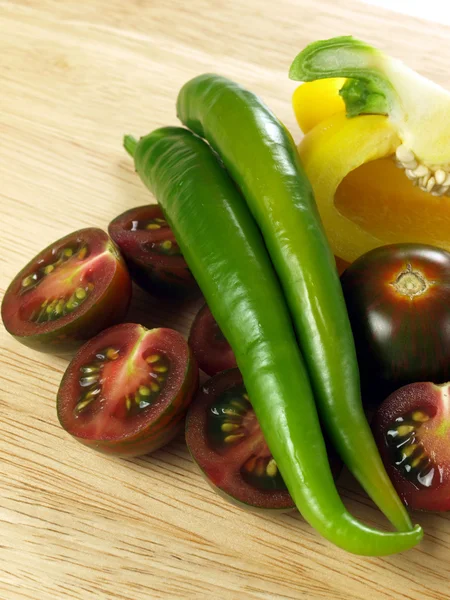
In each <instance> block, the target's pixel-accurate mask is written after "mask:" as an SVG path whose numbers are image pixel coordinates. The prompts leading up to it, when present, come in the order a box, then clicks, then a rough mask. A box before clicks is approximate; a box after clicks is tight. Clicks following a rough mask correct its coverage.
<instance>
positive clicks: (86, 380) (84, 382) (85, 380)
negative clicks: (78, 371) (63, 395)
mask: <svg viewBox="0 0 450 600" xmlns="http://www.w3.org/2000/svg"><path fill="white" fill-rule="evenodd" d="M98 380H99V375H88V376H87V377H81V378H80V385H81V387H87V386H88V385H92V384H93V383H97V381H98Z"/></svg>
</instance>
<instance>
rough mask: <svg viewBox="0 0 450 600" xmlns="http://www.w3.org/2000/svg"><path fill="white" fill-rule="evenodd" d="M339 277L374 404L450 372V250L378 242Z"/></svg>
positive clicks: (443, 378) (366, 395)
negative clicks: (383, 244) (406, 387)
mask: <svg viewBox="0 0 450 600" xmlns="http://www.w3.org/2000/svg"><path fill="white" fill-rule="evenodd" d="M341 283H342V287H343V291H344V296H345V300H346V304H347V309H348V313H349V317H350V322H351V325H352V330H353V335H354V338H355V345H356V351H357V355H358V362H359V367H360V373H361V383H362V389H363V397H364V399H365V401H366V402H367V403H368V404H379V403H380V402H381V401H382V400H384V398H386V396H387V395H388V394H389V393H391V392H392V391H394V390H395V389H397V388H399V387H401V386H403V385H406V384H408V383H413V382H416V381H434V382H436V383H441V382H444V381H446V380H447V379H448V376H449V372H450V351H449V349H450V313H449V311H448V306H449V305H450V253H449V252H447V251H445V250H441V249H439V248H435V247H433V246H427V245H422V244H393V245H389V246H383V247H380V248H376V249H375V250H372V251H370V252H368V253H367V254H365V255H363V256H361V257H360V258H359V259H357V260H356V261H355V262H354V263H352V264H351V265H350V266H349V267H348V268H347V269H346V270H345V272H344V273H343V275H342V276H341ZM408 286H409V288H408Z"/></svg>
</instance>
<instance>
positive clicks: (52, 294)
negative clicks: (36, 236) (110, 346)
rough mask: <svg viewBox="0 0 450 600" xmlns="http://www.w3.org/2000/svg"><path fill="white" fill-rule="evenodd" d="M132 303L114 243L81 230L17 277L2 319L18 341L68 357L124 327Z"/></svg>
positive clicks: (90, 230)
mask: <svg viewBox="0 0 450 600" xmlns="http://www.w3.org/2000/svg"><path fill="white" fill-rule="evenodd" d="M130 298H131V280H130V276H129V274H128V270H127V268H126V266H125V263H124V262H123V259H122V257H121V256H120V253H119V251H118V249H117V247H116V246H115V244H114V243H113V242H112V240H111V239H110V237H109V236H108V235H107V234H106V233H105V232H104V231H102V230H101V229H95V228H88V229H81V230H80V231H75V232H74V233H71V234H70V235H67V236H66V237H63V238H62V239H60V240H58V241H56V242H55V243H53V244H51V246H49V247H48V248H46V249H45V250H42V252H40V253H39V254H38V255H37V256H35V258H33V260H31V261H30V262H29V263H28V264H27V265H26V266H25V267H24V268H23V269H22V270H21V271H20V273H18V274H17V275H16V277H15V278H14V279H13V281H12V283H11V284H10V286H9V287H8V289H7V290H6V294H5V296H4V298H3V302H2V319H3V323H4V325H5V328H6V329H7V330H8V331H9V333H10V334H11V335H13V336H14V337H15V338H16V339H17V340H18V341H19V342H22V343H23V344H25V345H27V346H30V347H31V348H35V349H37V350H42V351H44V352H52V351H53V352H65V351H71V350H73V349H74V348H76V347H77V346H79V345H80V344H81V343H82V342H84V341H86V340H87V339H89V338H90V337H92V336H94V335H96V334H97V333H98V332H99V331H101V330H102V329H104V328H105V327H109V326H110V325H114V324H115V323H118V322H120V321H121V320H122V319H123V318H124V317H125V314H126V312H127V309H128V305H129V302H130Z"/></svg>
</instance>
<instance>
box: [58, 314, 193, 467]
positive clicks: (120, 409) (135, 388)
mask: <svg viewBox="0 0 450 600" xmlns="http://www.w3.org/2000/svg"><path fill="white" fill-rule="evenodd" d="M197 388H198V367H197V363H196V361H195V358H194V356H193V355H192V352H191V350H190V348H189V346H188V344H187V342H186V341H185V339H184V338H183V336H182V335H181V334H180V333H178V332H177V331H175V330H173V329H164V328H159V329H146V328H145V327H143V326H142V325H137V324H135V323H124V324H122V325H116V326H115V327H110V328H109V329H106V330H105V331H102V332H101V333H100V334H99V335H97V336H96V337H95V338H93V339H92V340H89V342H87V343H86V344H85V345H84V346H83V347H82V348H80V350H79V351H78V353H77V354H76V355H75V356H74V358H73V359H72V361H71V362H70V364H69V366H68V367H67V370H66V372H65V374H64V377H63V379H62V381H61V385H60V388H59V391H58V400H57V411H58V418H59V421H60V423H61V425H62V426H63V428H64V429H65V430H66V431H67V432H68V433H70V434H71V435H72V436H73V437H75V438H76V439H77V440H78V441H79V442H81V443H83V444H86V445H87V446H91V447H92V448H94V449H95V450H99V451H100V452H105V453H108V454H115V455H116V456H139V455H141V454H147V453H149V452H152V451H153V450H156V449H157V448H160V447H161V446H164V444H167V442H169V441H170V440H171V439H172V438H173V437H175V436H176V435H177V433H178V432H179V431H180V430H181V429H182V426H183V419H184V416H185V413H186V410H187V408H188V405H189V403H190V402H191V400H192V397H193V395H194V393H195V392H196V390H197Z"/></svg>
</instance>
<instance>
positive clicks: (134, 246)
mask: <svg viewBox="0 0 450 600" xmlns="http://www.w3.org/2000/svg"><path fill="white" fill-rule="evenodd" d="M108 232H109V235H110V236H111V237H112V239H113V240H114V241H115V243H116V244H117V245H118V246H119V248H120V250H121V251H122V253H123V255H124V257H125V260H126V262H127V265H128V268H129V270H130V274H131V277H132V278H133V280H134V281H135V282H136V283H137V284H138V285H139V286H140V287H142V288H143V289H144V290H146V291H147V292H149V293H150V294H152V295H154V296H175V297H179V296H184V295H191V294H192V295H193V294H197V293H199V288H198V286H197V283H196V281H195V279H194V277H193V275H192V273H191V272H190V270H189V268H188V266H187V264H186V262H185V260H184V258H183V256H182V254H181V251H180V247H179V246H178V244H177V242H176V240H175V236H174V234H173V232H172V230H171V229H170V227H169V225H168V223H167V221H166V219H165V218H164V215H163V212H162V210H161V208H160V206H159V205H158V204H150V205H147V206H139V207H137V208H132V209H131V210H127V211H126V212H124V213H122V214H121V215H119V216H118V217H116V218H115V219H114V220H113V221H111V223H110V224H109V227H108Z"/></svg>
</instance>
